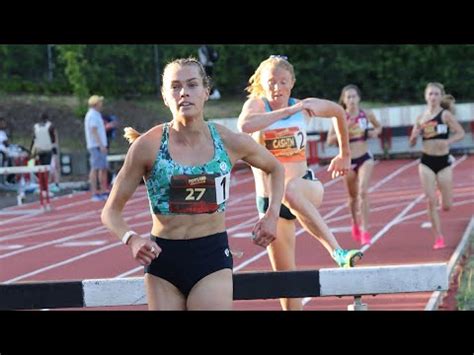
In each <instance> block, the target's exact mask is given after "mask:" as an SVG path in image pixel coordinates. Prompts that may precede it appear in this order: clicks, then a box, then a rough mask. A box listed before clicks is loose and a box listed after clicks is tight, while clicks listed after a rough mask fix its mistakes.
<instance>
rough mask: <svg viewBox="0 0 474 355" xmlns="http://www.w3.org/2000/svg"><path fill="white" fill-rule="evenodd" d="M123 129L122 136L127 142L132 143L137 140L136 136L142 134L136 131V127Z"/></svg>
mask: <svg viewBox="0 0 474 355" xmlns="http://www.w3.org/2000/svg"><path fill="white" fill-rule="evenodd" d="M123 131H124V134H123V136H124V138H125V139H126V140H127V141H128V143H130V144H132V143H133V142H135V141H136V140H137V138H138V137H140V136H141V135H142V134H141V133H140V132H138V131H137V130H136V129H134V128H132V127H125V128H124V129H123Z"/></svg>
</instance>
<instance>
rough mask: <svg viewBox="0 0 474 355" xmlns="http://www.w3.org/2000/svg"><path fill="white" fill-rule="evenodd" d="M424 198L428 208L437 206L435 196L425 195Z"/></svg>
mask: <svg viewBox="0 0 474 355" xmlns="http://www.w3.org/2000/svg"><path fill="white" fill-rule="evenodd" d="M426 199H427V203H428V208H430V209H435V208H436V207H438V199H437V198H436V196H427V197H426Z"/></svg>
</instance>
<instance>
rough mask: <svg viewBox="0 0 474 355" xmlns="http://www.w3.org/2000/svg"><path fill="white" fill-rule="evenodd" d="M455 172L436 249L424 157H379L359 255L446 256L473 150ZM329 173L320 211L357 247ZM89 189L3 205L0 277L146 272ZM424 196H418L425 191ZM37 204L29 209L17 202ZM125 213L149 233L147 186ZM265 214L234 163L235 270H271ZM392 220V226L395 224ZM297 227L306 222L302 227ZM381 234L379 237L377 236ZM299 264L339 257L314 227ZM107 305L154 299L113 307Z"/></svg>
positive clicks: (304, 237)
mask: <svg viewBox="0 0 474 355" xmlns="http://www.w3.org/2000/svg"><path fill="white" fill-rule="evenodd" d="M457 163H458V165H457V166H456V167H455V172H454V200H453V202H454V206H453V208H452V210H451V211H449V212H440V215H441V219H442V228H443V232H444V234H445V237H446V242H447V246H448V247H447V248H446V249H442V250H438V251H435V250H432V249H431V246H432V244H433V237H432V235H431V229H426V228H422V227H421V225H422V223H423V222H427V221H428V218H427V215H426V203H425V200H424V199H423V198H421V197H420V198H418V197H419V196H420V195H421V194H422V190H421V186H420V182H419V178H418V170H417V169H418V168H417V162H415V161H413V160H391V161H381V162H379V163H378V164H377V165H376V166H375V169H374V174H373V177H372V181H371V189H372V191H371V193H370V201H371V213H370V232H371V234H372V235H373V237H375V238H374V239H377V240H375V243H374V244H373V245H372V246H370V248H369V249H368V250H366V251H365V256H364V258H363V259H362V260H361V262H360V263H359V265H365V266H369V265H386V264H407V263H426V262H448V261H449V259H450V257H451V256H452V254H453V252H454V250H455V249H456V247H457V245H458V243H459V242H460V240H461V237H462V235H463V233H464V230H465V228H466V227H467V224H468V223H469V220H470V218H471V217H472V215H473V214H474V183H473V182H474V181H473V174H472V172H473V167H474V157H472V156H471V157H462V158H461V157H458V162H457ZM316 175H317V176H318V178H319V179H320V180H321V181H323V182H324V183H326V187H325V196H324V202H323V205H322V207H321V209H320V213H321V214H322V215H323V216H326V221H327V222H328V223H329V226H330V227H331V228H339V229H336V230H335V231H334V233H335V235H336V238H337V239H338V241H339V243H340V244H341V245H342V246H343V247H344V248H356V247H358V246H357V245H356V243H355V242H354V241H353V240H352V238H351V236H350V218H349V214H348V213H349V211H348V208H347V207H346V192H345V188H344V186H343V182H342V180H341V179H337V180H331V179H330V177H329V175H328V173H327V172H326V171H325V168H322V169H320V170H317V172H316ZM89 197H90V196H89V193H86V192H84V193H79V194H76V195H71V196H66V197H61V198H55V199H53V200H52V207H53V210H52V211H51V212H48V213H43V212H41V210H40V209H39V203H34V204H29V205H24V206H21V207H14V208H8V209H4V210H3V211H1V212H4V213H5V212H9V214H4V213H3V214H2V213H0V282H8V283H11V282H20V281H46V280H77V279H90V278H114V277H119V276H120V277H126V276H142V275H143V271H142V270H143V269H142V267H140V265H138V264H137V263H136V262H135V261H134V260H133V259H132V257H131V254H130V251H129V250H128V248H126V247H124V246H123V245H122V244H121V243H120V242H119V241H118V240H117V239H115V238H114V237H112V236H111V235H110V234H109V232H108V231H106V230H105V228H104V227H103V226H102V224H101V222H100V211H101V209H102V207H103V204H104V203H103V202H91V201H90V199H89ZM417 198H418V200H417ZM26 210H30V211H31V210H36V211H37V212H36V213H34V214H32V213H28V214H27V213H25V214H11V213H12V212H14V211H17V212H20V211H26ZM125 216H126V218H127V221H128V223H129V225H130V226H132V227H133V229H134V230H136V231H137V232H140V233H142V234H144V235H146V234H148V233H149V231H150V225H151V219H150V216H149V208H148V201H147V198H146V194H145V190H144V187H143V186H141V187H140V188H139V189H138V190H137V192H136V193H135V195H134V197H133V200H131V201H130V202H129V203H128V205H127V207H126V209H125ZM256 220H257V210H256V207H255V192H254V183H253V178H252V176H251V173H250V171H249V170H248V169H243V170H238V171H235V172H234V174H233V185H232V187H231V198H230V203H229V205H228V209H227V226H228V233H229V237H230V245H231V248H232V249H233V250H234V251H243V256H242V257H241V258H237V257H235V258H234V268H235V271H237V272H238V271H253V270H270V269H271V267H270V263H269V260H268V256H267V254H266V252H265V250H263V249H262V248H260V247H258V246H255V245H254V244H252V243H251V242H250V239H249V236H250V231H251V229H252V228H253V225H254V223H255V221H256ZM390 223H391V224H392V226H391V227H390V228H388V229H387V228H386V226H387V225H390ZM297 230H300V228H298V229H297ZM377 237H379V238H377ZM296 252H297V265H298V268H299V269H318V268H323V267H335V265H334V262H333V261H332V259H331V257H330V256H329V254H328V253H327V252H326V250H325V249H324V248H323V247H322V246H321V245H320V244H319V242H317V241H316V240H315V239H313V238H312V237H311V236H310V235H309V234H308V233H306V232H304V231H302V230H301V231H300V232H299V235H298V238H297V250H296ZM430 296H431V294H430V293H415V294H394V295H383V296H375V297H374V296H367V297H366V296H364V297H363V302H364V303H367V304H368V306H369V309H372V310H374V309H391V310H392V309H396V310H398V309H400V310H401V309H403V310H422V309H424V307H425V305H426V303H427V302H428V299H429V297H430ZM305 302H307V303H306V306H305V309H308V310H323V309H324V310H336V309H337V310H345V309H346V307H347V305H348V304H350V303H352V298H350V297H343V298H336V297H320V298H316V299H308V300H305ZM234 308H235V309H242V310H257V309H258V310H278V309H280V306H279V302H278V300H255V301H236V302H235V304H234ZM106 309H146V306H137V307H109V308H106Z"/></svg>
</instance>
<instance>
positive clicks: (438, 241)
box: [433, 237, 446, 250]
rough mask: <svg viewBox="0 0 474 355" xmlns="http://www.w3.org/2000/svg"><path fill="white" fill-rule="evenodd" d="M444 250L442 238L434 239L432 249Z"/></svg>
mask: <svg viewBox="0 0 474 355" xmlns="http://www.w3.org/2000/svg"><path fill="white" fill-rule="evenodd" d="M443 248H446V244H444V238H443V237H439V238H437V239H436V242H435V243H434V244H433V249H435V250H436V249H443Z"/></svg>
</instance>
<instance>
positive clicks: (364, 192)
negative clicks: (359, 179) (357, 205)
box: [359, 189, 369, 200]
mask: <svg viewBox="0 0 474 355" xmlns="http://www.w3.org/2000/svg"><path fill="white" fill-rule="evenodd" d="M359 196H360V198H361V199H362V200H366V199H367V197H368V196H369V193H368V191H367V189H361V190H360V192H359Z"/></svg>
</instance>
